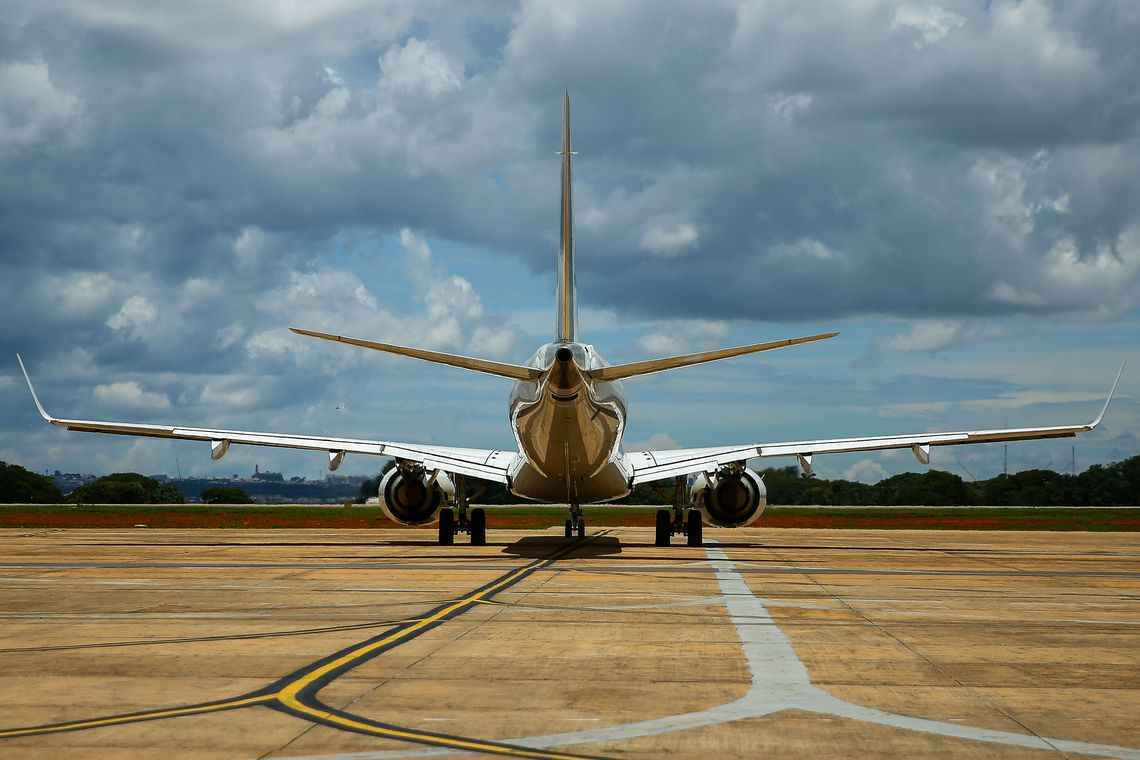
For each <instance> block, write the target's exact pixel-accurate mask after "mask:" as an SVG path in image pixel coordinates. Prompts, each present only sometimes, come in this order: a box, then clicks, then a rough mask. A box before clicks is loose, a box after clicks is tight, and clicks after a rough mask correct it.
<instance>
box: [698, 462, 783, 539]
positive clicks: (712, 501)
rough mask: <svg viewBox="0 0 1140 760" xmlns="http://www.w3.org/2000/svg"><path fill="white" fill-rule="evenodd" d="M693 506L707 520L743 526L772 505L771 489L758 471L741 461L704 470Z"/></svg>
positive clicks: (713, 523) (729, 525) (727, 525)
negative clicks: (742, 464) (714, 470)
mask: <svg viewBox="0 0 1140 760" xmlns="http://www.w3.org/2000/svg"><path fill="white" fill-rule="evenodd" d="M692 495H693V506H695V507H696V508H697V509H699V510H700V511H701V516H702V517H703V518H704V521H705V522H706V523H708V524H710V525H718V526H720V527H722V528H742V527H744V526H745V525H751V524H752V523H754V522H756V520H757V518H759V517H760V515H761V513H762V512H763V511H764V507H766V506H768V489H767V488H765V487H764V481H763V480H762V479H761V478H760V476H759V475H757V474H756V473H755V472H754V471H752V470H750V469H748V468H747V467H742V466H740V465H730V466H728V467H722V468H721V469H720V470H718V471H717V472H715V473H707V472H706V473H701V474H700V475H698V476H697V479H696V480H695V481H694V482H693V490H692Z"/></svg>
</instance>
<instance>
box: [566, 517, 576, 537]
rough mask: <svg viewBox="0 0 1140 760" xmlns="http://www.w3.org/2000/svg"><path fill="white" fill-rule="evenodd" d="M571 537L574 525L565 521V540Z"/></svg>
mask: <svg viewBox="0 0 1140 760" xmlns="http://www.w3.org/2000/svg"><path fill="white" fill-rule="evenodd" d="M573 535H574V523H572V522H571V521H570V520H567V521H566V538H570V537H571V536H573Z"/></svg>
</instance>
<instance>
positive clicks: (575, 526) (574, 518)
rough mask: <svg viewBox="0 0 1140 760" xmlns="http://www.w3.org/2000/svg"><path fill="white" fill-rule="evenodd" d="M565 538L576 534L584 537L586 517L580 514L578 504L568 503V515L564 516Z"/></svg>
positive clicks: (580, 510)
mask: <svg viewBox="0 0 1140 760" xmlns="http://www.w3.org/2000/svg"><path fill="white" fill-rule="evenodd" d="M565 527H566V538H570V537H571V536H573V535H575V534H577V536H578V538H585V537H586V518H585V517H584V516H583V515H582V507H581V505H579V504H571V505H570V517H568V518H566V526H565Z"/></svg>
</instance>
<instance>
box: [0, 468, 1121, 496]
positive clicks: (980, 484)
mask: <svg viewBox="0 0 1140 760" xmlns="http://www.w3.org/2000/svg"><path fill="white" fill-rule="evenodd" d="M393 466H394V464H393V463H392V462H389V463H387V464H386V465H385V466H384V468H383V469H382V470H381V471H380V473H379V474H378V475H377V476H376V477H375V478H371V479H369V480H368V481H365V482H364V483H363V484H362V485H361V488H360V500H361V501H363V500H364V499H365V498H368V497H372V496H376V494H377V490H378V488H379V485H380V479H381V477H382V476H383V475H384V473H386V472H387V471H388V470H389V469H391V467H393ZM760 474H761V475H762V476H763V478H764V483H765V485H766V486H767V488H768V503H769V504H787V505H795V504H820V505H825V506H899V505H913V506H936V507H953V506H973V505H986V506H999V507H1000V506H1011V507H1015V506H1034V507H1103V506H1121V505H1137V504H1140V456H1134V457H1131V458H1129V459H1125V460H1124V461H1122V462H1115V463H1113V464H1107V465H1099V464H1095V465H1093V466H1091V467H1089V468H1088V469H1087V470H1085V471H1084V472H1082V473H1080V474H1079V475H1067V474H1062V473H1058V472H1054V471H1052V470H1025V471H1024V472H1018V473H1015V474H1013V475H998V476H997V477H995V478H990V479H989V480H976V481H964V480H962V478H960V477H959V476H957V475H955V474H954V473H951V472H945V471H943V470H929V471H927V472H922V473H918V472H905V473H902V474H901V475H895V476H893V477H890V478H886V479H885V480H882V481H879V482H878V483H874V484H871V485H868V484H866V483H855V482H852V481H849V480H841V479H840V480H828V479H826V478H819V477H806V476H804V475H802V474H801V473H800V471H799V469H798V468H797V467H781V468H768V469H765V470H761V471H760ZM467 484H468V489H469V494H470V496H471V499H472V501H474V502H477V503H480V504H513V503H516V502H517V501H518V498H517V497H515V496H513V495H511V494H510V493H509V492H508V491H507V489H506V487H504V486H502V485H499V484H496V483H486V482H483V481H478V480H475V479H470V478H469V479H468V481H467ZM233 490H234V491H237V490H238V489H233ZM241 495H242V496H244V495H245V494H241ZM238 497H239V494H237V493H210V494H207V493H206V492H203V493H202V498H203V500H204V501H207V502H211V501H213V502H218V501H227V502H230V503H234V502H240V501H241V499H240V498H238ZM230 500H232V501H230ZM64 501H67V502H70V503H80V504H181V503H183V501H184V499H183V497H182V494H181V493H180V492H179V491H178V489H177V488H175V487H174V486H172V485H169V484H165V483H159V482H158V481H156V480H153V479H152V478H148V477H146V476H144V475H139V474H138V473H133V472H125V473H114V474H112V475H107V476H104V477H102V478H99V479H98V480H96V481H94V482H93V483H88V484H87V485H85V486H82V487H81V488H78V489H76V490H75V491H73V492H72V493H70V494H68V495H67V496H66V497H65V496H64V495H63V494H62V493H60V491H59V489H58V488H57V487H56V485H55V482H54V481H53V480H52V479H51V478H49V477H47V476H44V475H40V474H38V473H35V472H31V471H29V470H26V469H24V468H23V467H20V466H19V465H15V464H7V463H4V462H0V503H8V504H14V503H20V504H27V503H32V504H56V503H60V502H64ZM617 503H618V504H661V505H665V504H672V503H673V481H671V480H663V481H657V482H654V483H643V484H641V485H639V486H637V487H636V488H634V490H633V493H631V494H630V495H629V496H627V497H625V498H624V499H622V500H620V501H618V502H617Z"/></svg>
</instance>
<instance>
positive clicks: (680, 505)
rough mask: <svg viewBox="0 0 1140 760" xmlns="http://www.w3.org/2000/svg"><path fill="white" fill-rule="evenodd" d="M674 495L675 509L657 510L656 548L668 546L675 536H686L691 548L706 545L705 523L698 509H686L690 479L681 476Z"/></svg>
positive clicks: (654, 542)
mask: <svg viewBox="0 0 1140 760" xmlns="http://www.w3.org/2000/svg"><path fill="white" fill-rule="evenodd" d="M675 483H676V488H675V490H674V494H673V508H672V509H659V510H657V531H656V535H655V537H654V540H653V544H654V546H668V545H669V542H670V540H671V539H672V537H673V534H675V533H676V534H684V535H685V536H686V537H687V539H688V540H687V541H686V543H688V545H689V546H701V545H702V544H703V543H704V523H703V522H701V512H700V510H698V509H688V510H686V509H685V505H686V504H687V503H688V501H689V499H688V478H687V477H686V476H684V475H681V476H679V477H678V478H677V479H676V481H675Z"/></svg>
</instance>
